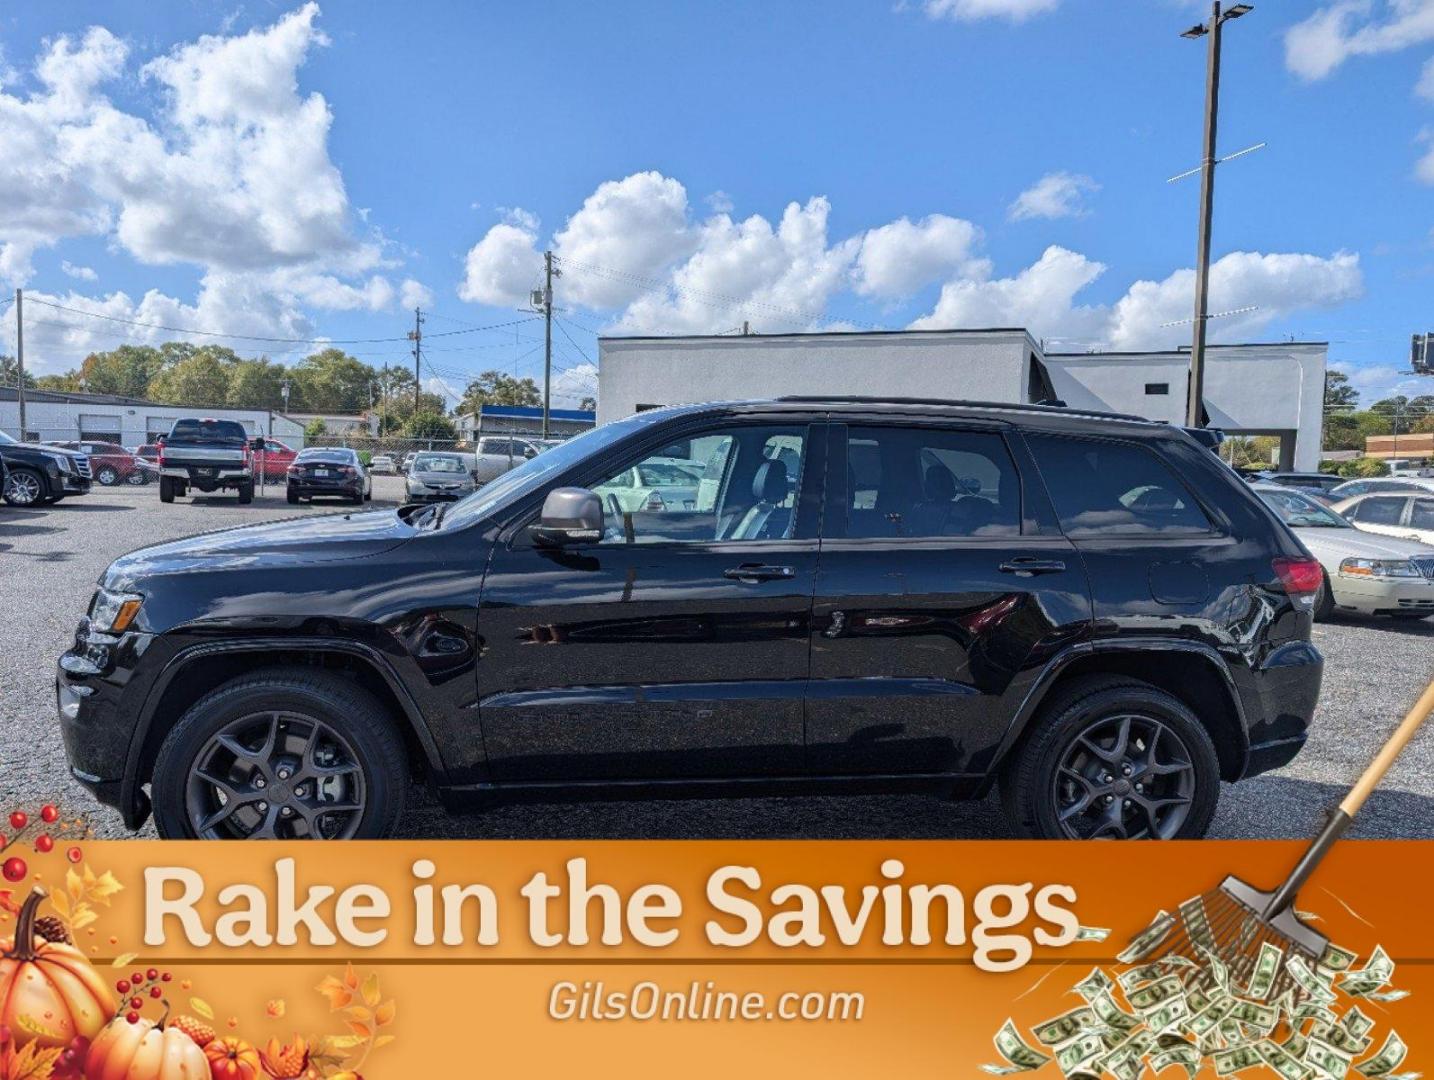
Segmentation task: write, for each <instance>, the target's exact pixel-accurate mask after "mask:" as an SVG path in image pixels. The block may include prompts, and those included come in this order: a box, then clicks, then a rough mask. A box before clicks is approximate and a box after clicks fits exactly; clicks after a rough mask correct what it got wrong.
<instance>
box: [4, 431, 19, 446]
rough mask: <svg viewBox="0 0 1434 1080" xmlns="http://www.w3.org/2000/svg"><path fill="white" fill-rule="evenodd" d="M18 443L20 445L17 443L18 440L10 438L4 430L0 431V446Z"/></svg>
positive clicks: (16, 444)
mask: <svg viewBox="0 0 1434 1080" xmlns="http://www.w3.org/2000/svg"><path fill="white" fill-rule="evenodd" d="M19 445H20V443H19V441H18V440H16V439H12V438H11V437H10V436H9V435H7V434H6V433H5V432H3V431H0V446H19Z"/></svg>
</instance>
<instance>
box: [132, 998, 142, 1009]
mask: <svg viewBox="0 0 1434 1080" xmlns="http://www.w3.org/2000/svg"><path fill="white" fill-rule="evenodd" d="M129 1007H130V1008H131V1009H142V1008H144V998H142V997H132V998H130V999H129Z"/></svg>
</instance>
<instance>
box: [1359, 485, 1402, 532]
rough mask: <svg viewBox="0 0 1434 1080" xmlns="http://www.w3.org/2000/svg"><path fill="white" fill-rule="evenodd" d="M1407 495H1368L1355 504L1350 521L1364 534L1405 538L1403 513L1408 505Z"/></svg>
mask: <svg viewBox="0 0 1434 1080" xmlns="http://www.w3.org/2000/svg"><path fill="white" fill-rule="evenodd" d="M1409 501H1410V500H1409V496H1407V495H1370V496H1367V497H1366V498H1363V499H1361V500H1360V501H1359V502H1358V503H1356V504H1355V506H1354V508H1353V510H1352V511H1351V512H1350V515H1349V517H1350V520H1351V521H1353V522H1354V523H1355V525H1356V526H1358V527H1359V528H1361V529H1363V530H1364V531H1365V532H1372V533H1379V534H1381V535H1382V536H1406V535H1408V533H1409V527H1408V526H1407V525H1405V524H1404V512H1405V510H1406V509H1407V508H1408V505H1409Z"/></svg>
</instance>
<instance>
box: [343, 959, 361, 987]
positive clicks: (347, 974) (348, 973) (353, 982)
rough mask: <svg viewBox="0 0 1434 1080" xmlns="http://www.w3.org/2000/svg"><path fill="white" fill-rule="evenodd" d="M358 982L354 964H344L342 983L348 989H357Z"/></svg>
mask: <svg viewBox="0 0 1434 1080" xmlns="http://www.w3.org/2000/svg"><path fill="white" fill-rule="evenodd" d="M358 984H359V977H358V972H357V971H355V970H354V966H353V965H352V964H348V965H346V966H345V967H344V985H345V986H347V987H348V988H349V989H350V990H357V989H358Z"/></svg>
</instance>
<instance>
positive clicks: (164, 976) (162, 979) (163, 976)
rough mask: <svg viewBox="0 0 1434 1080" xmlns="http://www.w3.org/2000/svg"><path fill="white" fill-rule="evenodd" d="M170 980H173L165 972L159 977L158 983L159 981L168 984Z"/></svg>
mask: <svg viewBox="0 0 1434 1080" xmlns="http://www.w3.org/2000/svg"><path fill="white" fill-rule="evenodd" d="M172 978H174V976H173V975H171V974H170V973H169V972H167V971H166V972H165V973H164V974H163V975H161V976H160V977H159V981H160V982H169V980H170V979H172Z"/></svg>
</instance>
